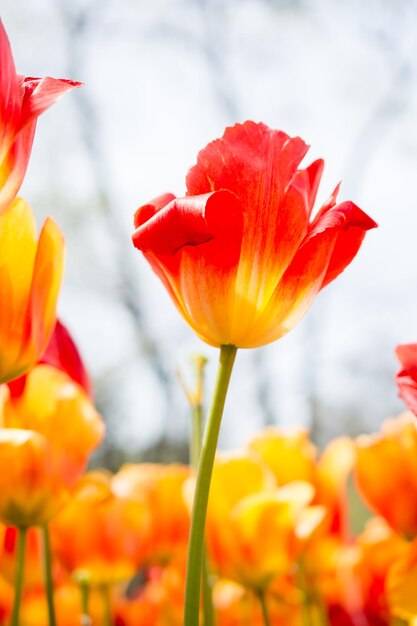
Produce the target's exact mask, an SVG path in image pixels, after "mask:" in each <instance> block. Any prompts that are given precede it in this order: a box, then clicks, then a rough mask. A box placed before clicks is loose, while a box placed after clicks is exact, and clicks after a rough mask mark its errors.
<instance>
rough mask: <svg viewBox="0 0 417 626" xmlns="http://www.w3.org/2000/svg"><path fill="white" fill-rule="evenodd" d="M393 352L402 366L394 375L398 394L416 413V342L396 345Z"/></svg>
mask: <svg viewBox="0 0 417 626" xmlns="http://www.w3.org/2000/svg"><path fill="white" fill-rule="evenodd" d="M395 352H396V354H397V357H398V359H399V361H400V363H401V366H402V367H401V369H400V371H399V372H398V373H397V376H396V381H397V385H398V388H399V390H400V396H401V398H402V399H403V400H404V402H405V403H406V405H407V406H408V408H409V409H410V411H412V412H413V413H414V414H415V415H417V343H408V344H402V345H400V346H397V348H396V350H395Z"/></svg>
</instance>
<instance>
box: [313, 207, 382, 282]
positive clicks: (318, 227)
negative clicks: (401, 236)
mask: <svg viewBox="0 0 417 626" xmlns="http://www.w3.org/2000/svg"><path fill="white" fill-rule="evenodd" d="M376 227H377V224H376V222H374V220H373V219H371V218H370V217H369V216H368V215H367V214H366V213H364V212H363V211H362V210H361V209H360V208H359V207H357V206H356V204H353V202H349V201H348V202H342V203H341V204H338V205H336V206H333V207H330V208H329V209H328V210H327V211H325V212H320V214H319V215H318V216H317V218H316V220H315V221H314V222H313V224H312V229H311V231H310V233H309V235H308V236H309V237H312V236H315V234H316V233H318V232H321V231H323V230H326V229H329V228H331V229H336V232H337V235H336V239H335V242H334V247H333V253H332V255H331V257H330V261H329V265H328V268H327V272H326V274H325V276H324V278H323V283H322V286H321V288H323V287H325V286H326V285H328V284H329V283H330V282H331V281H332V280H334V279H335V278H336V277H337V276H339V274H341V273H342V272H343V270H344V269H345V268H346V267H347V266H348V265H349V263H351V261H352V260H353V259H354V257H355V256H356V254H357V252H358V250H359V248H360V245H361V243H362V240H363V238H364V236H365V233H366V231H367V230H370V229H371V228H376Z"/></svg>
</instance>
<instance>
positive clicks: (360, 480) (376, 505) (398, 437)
mask: <svg viewBox="0 0 417 626" xmlns="http://www.w3.org/2000/svg"><path fill="white" fill-rule="evenodd" d="M356 444H357V459H356V470H355V473H356V481H357V484H358V488H359V491H360V493H361V495H362V496H363V498H364V500H365V502H366V503H367V504H368V505H369V506H370V507H371V509H373V510H374V511H375V512H376V513H378V514H379V515H381V516H382V517H384V518H385V519H386V520H387V522H388V523H389V524H390V526H391V528H393V529H394V530H395V531H396V532H397V533H399V534H401V535H403V536H405V537H408V538H414V537H416V536H417V430H416V427H415V423H414V419H413V417H412V415H411V413H405V414H403V415H400V416H399V417H397V418H392V419H389V420H387V421H386V422H384V424H383V425H382V428H381V431H380V432H379V433H378V434H375V435H362V436H360V437H358V438H357V440H356Z"/></svg>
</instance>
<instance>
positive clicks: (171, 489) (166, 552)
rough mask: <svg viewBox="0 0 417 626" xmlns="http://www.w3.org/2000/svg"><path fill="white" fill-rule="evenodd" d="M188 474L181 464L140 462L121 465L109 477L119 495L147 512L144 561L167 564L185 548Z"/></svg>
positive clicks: (188, 519) (188, 523) (188, 517)
mask: <svg viewBox="0 0 417 626" xmlns="http://www.w3.org/2000/svg"><path fill="white" fill-rule="evenodd" d="M189 476H190V469H189V468H188V467H186V466H184V465H178V464H172V465H157V464H152V463H143V464H137V465H134V464H131V465H125V466H123V467H122V468H121V470H120V471H119V472H118V473H117V474H116V475H115V477H114V479H113V485H114V489H115V492H116V493H117V494H118V495H119V496H128V497H131V498H132V499H133V500H137V501H138V502H139V503H142V504H143V506H145V507H146V509H147V511H148V512H149V515H150V518H151V523H150V528H149V534H148V536H147V563H148V564H159V565H164V564H167V563H169V562H170V561H171V560H172V559H174V558H175V557H176V556H178V555H179V554H180V555H181V554H183V553H184V552H185V550H186V547H187V542H188V533H189V526H190V514H189V511H188V507H187V505H186V502H185V499H184V497H183V489H184V485H185V483H186V481H187V479H188V478H189Z"/></svg>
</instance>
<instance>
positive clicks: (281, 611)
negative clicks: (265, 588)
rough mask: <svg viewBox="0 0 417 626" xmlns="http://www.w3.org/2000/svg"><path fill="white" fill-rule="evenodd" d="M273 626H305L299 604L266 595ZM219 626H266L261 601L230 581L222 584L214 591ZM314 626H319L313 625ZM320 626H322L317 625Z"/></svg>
mask: <svg viewBox="0 0 417 626" xmlns="http://www.w3.org/2000/svg"><path fill="white" fill-rule="evenodd" d="M266 601H267V605H268V612H269V615H270V622H271V624H274V625H275V624H276V625H277V626H278V625H280V624H282V625H284V624H285V626H301V616H300V610H299V607H298V605H297V604H288V603H287V602H283V601H282V598H280V597H278V596H276V595H275V594H274V593H269V594H266ZM214 603H215V607H216V620H217V621H216V624H217V626H264V624H265V622H264V619H263V616H262V611H261V607H260V604H259V599H258V598H257V596H256V595H255V593H253V591H250V590H248V589H247V588H245V587H242V586H241V585H239V584H238V583H234V582H232V581H230V580H219V581H218V582H217V583H216V586H215V588H214ZM311 626H316V624H314V625H313V624H312V625H311ZM317 626H318V624H317Z"/></svg>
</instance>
